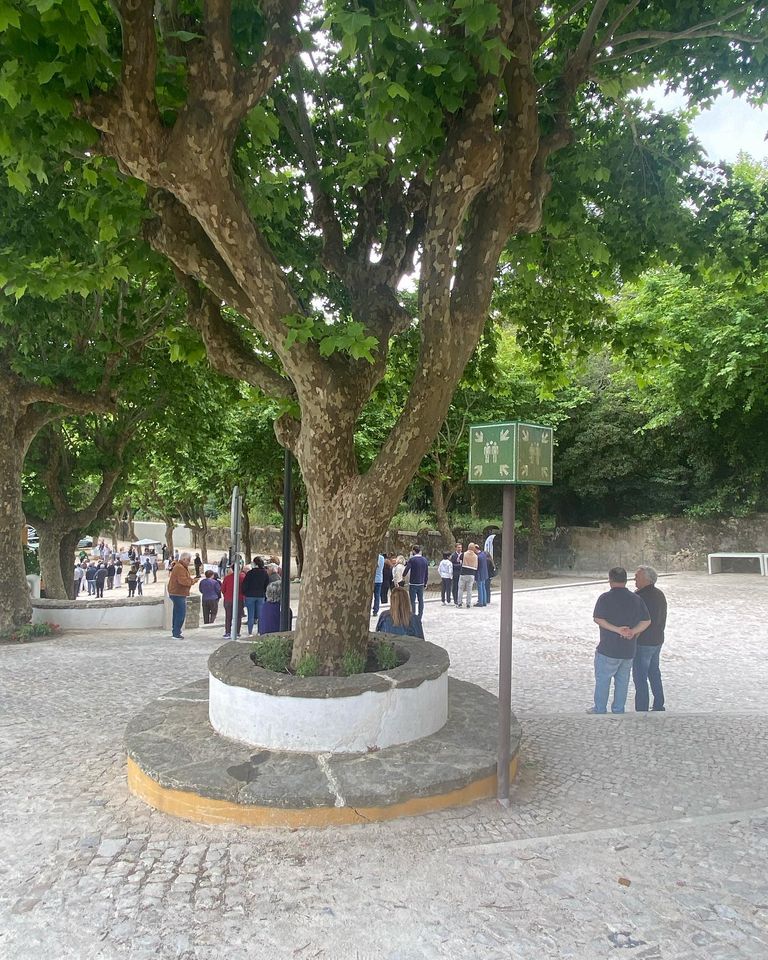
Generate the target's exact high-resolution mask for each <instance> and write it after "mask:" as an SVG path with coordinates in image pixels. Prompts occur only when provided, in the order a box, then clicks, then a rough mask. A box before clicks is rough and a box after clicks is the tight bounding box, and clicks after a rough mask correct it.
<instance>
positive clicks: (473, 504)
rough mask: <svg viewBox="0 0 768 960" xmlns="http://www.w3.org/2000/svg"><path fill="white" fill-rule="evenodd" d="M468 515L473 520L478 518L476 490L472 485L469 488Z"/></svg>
mask: <svg viewBox="0 0 768 960" xmlns="http://www.w3.org/2000/svg"><path fill="white" fill-rule="evenodd" d="M469 515H470V517H472V519H473V520H477V518H478V517H479V516H480V510H479V509H478V506H477V489H476V488H475V487H474V486H473V485H472V484H470V486H469Z"/></svg>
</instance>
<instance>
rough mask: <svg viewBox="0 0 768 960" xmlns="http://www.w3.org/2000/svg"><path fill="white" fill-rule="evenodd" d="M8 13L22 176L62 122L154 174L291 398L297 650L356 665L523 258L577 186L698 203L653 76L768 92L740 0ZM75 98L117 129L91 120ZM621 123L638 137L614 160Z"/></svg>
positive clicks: (12, 170) (122, 2)
mask: <svg viewBox="0 0 768 960" xmlns="http://www.w3.org/2000/svg"><path fill="white" fill-rule="evenodd" d="M4 7H5V8H7V10H6V13H5V17H4V20H5V23H6V42H5V46H6V47H7V48H9V49H10V50H11V51H12V52H13V50H14V49H16V50H17V51H18V55H17V58H16V59H17V61H18V62H17V64H16V67H15V68H14V69H13V70H12V71H11V72H10V74H9V75H8V76H7V77H4V86H3V87H2V88H0V96H4V97H5V99H6V101H7V102H8V103H9V104H10V106H11V107H12V108H13V111H12V112H13V113H15V114H16V123H15V126H13V125H11V126H10V127H8V128H7V129H9V130H10V134H11V136H12V135H13V132H14V130H16V131H18V134H19V137H20V138H21V139H22V140H23V141H24V143H26V144H27V146H28V148H29V149H28V150H27V156H26V157H24V156H23V155H21V153H20V160H19V162H18V164H17V165H16V166H15V167H14V166H12V165H11V166H9V174H11V175H13V176H15V177H17V178H18V177H21V176H27V177H29V176H30V174H31V175H34V174H35V172H36V162H35V158H34V147H33V141H34V136H35V135H34V132H33V126H34V124H33V122H32V121H33V118H32V116H31V114H34V113H37V115H39V116H40V117H41V122H40V130H41V131H42V132H43V133H45V135H47V136H48V138H49V140H50V139H58V140H59V141H62V140H66V139H67V138H69V139H70V141H71V143H72V144H73V146H74V147H76V148H79V149H80V150H82V149H84V147H89V149H91V150H96V151H99V152H101V153H103V154H105V155H107V156H109V157H112V158H113V159H114V160H115V161H116V163H117V165H118V167H119V168H120V170H121V171H122V173H123V174H125V175H127V176H129V177H131V178H136V179H138V180H140V181H143V183H144V184H146V186H147V187H148V195H149V200H150V202H151V206H152V210H153V213H154V220H153V221H152V222H151V223H150V224H149V226H148V231H147V233H148V236H149V237H150V239H151V242H152V244H153V245H154V247H155V248H156V249H157V250H158V251H161V252H162V253H163V254H164V255H165V256H166V257H168V258H169V259H170V260H171V261H172V263H173V264H174V266H175V268H176V270H177V271H178V274H179V277H180V279H181V281H182V282H183V283H184V285H185V286H186V289H187V293H188V300H189V312H190V319H191V320H192V322H194V324H195V325H196V327H197V328H198V329H199V330H200V331H201V332H202V335H203V338H204V340H205V343H206V347H207V351H208V356H209V360H210V362H211V363H212V365H213V366H214V367H216V368H217V369H219V370H220V371H221V372H225V373H227V374H229V375H234V376H237V377H240V378H241V379H244V380H247V381H248V382H250V383H252V384H255V385H257V386H259V387H261V388H262V389H263V390H264V391H265V392H266V393H268V394H271V395H273V396H275V397H277V398H280V399H282V400H283V401H284V404H285V406H284V410H285V413H284V414H283V415H282V416H281V417H279V419H278V420H277V421H276V432H277V435H278V439H279V440H280V442H281V443H282V444H283V445H285V446H287V447H288V448H289V449H291V450H292V451H293V453H294V454H295V456H296V458H297V460H298V462H299V465H300V468H301V471H302V474H303V477H304V481H305V484H306V488H307V496H308V504H309V526H308V531H307V540H306V559H305V569H304V579H303V584H302V608H301V617H300V620H299V624H298V628H297V632H296V638H295V643H294V662H296V661H298V660H299V659H300V658H301V657H303V656H304V655H305V654H314V655H316V656H317V657H318V658H319V660H320V662H321V664H322V666H323V669H324V670H326V671H331V672H332V671H334V670H335V669H337V668H338V665H339V663H340V660H341V657H342V655H343V653H344V652H345V651H346V650H350V649H355V650H358V649H360V648H362V646H363V645H364V644H365V643H366V639H367V633H368V627H369V620H368V606H369V601H370V589H371V579H372V571H373V567H374V560H375V555H376V551H377V549H378V545H379V542H380V540H381V537H382V535H383V533H384V531H385V529H386V527H387V524H388V520H389V518H390V516H391V514H392V513H393V512H394V510H395V508H396V506H397V504H398V502H399V500H400V497H401V494H402V492H403V490H404V488H405V486H406V484H407V483H408V481H409V479H410V478H411V476H412V475H413V473H414V471H415V470H416V468H417V467H418V465H419V463H420V461H421V459H422V457H423V455H424V453H425V451H426V450H427V449H428V448H429V446H430V444H431V442H432V441H433V439H434V437H435V435H436V433H437V431H438V429H439V428H440V425H441V423H442V422H443V420H444V418H445V415H446V411H447V409H448V407H449V404H450V402H451V397H452V394H453V390H454V387H455V386H456V384H457V382H458V380H459V378H460V376H461V373H462V371H463V369H464V366H465V364H466V363H467V361H468V359H469V357H470V355H471V353H472V350H473V349H474V347H475V344H476V343H477V342H478V339H479V337H480V334H481V331H482V329H483V325H484V323H485V321H486V316H487V312H488V306H489V302H490V299H491V294H492V289H493V283H494V275H495V272H496V267H497V263H498V260H499V257H500V255H501V253H502V251H503V250H504V248H505V246H506V245H507V244H508V243H510V241H511V239H513V238H514V237H515V236H520V235H523V234H526V233H530V232H533V231H536V230H538V229H539V227H540V225H541V223H542V218H543V216H544V214H543V210H544V205H545V201H546V199H547V196H548V194H549V193H550V191H551V189H552V187H553V183H554V184H555V185H556V186H557V188H558V190H559V195H560V197H561V199H562V198H563V197H566V198H567V197H568V196H569V193H570V194H571V195H572V196H573V197H574V198H575V197H576V195H577V193H578V190H580V189H581V188H582V187H583V186H584V185H585V184H588V185H590V186H591V187H592V188H593V189H592V199H591V201H590V202H589V203H588V204H585V205H583V206H582V207H579V205H578V204H576V203H573V204H570V205H569V204H568V203H565V204H563V203H560V204H559V205H558V210H559V215H562V216H564V217H565V218H567V217H569V216H574V211H576V214H577V215H581V214H583V215H584V216H587V217H591V218H594V219H597V220H599V219H600V218H602V217H604V218H609V219H610V218H614V219H616V218H617V216H618V215H617V210H618V211H620V210H621V207H622V196H623V193H624V192H625V191H634V192H635V193H637V192H638V190H639V191H640V193H641V194H642V197H641V199H644V201H645V210H646V216H649V217H650V216H654V215H658V216H663V210H662V209H661V208H660V207H659V206H658V205H656V206H655V205H654V200H655V198H656V197H658V195H659V194H660V193H661V192H664V191H666V192H667V193H670V191H671V193H672V194H674V192H675V190H676V189H678V188H679V193H680V195H681V196H682V194H683V187H682V180H683V178H684V176H685V170H684V169H679V168H676V166H675V162H674V159H673V158H672V159H670V162H668V163H667V162H665V158H664V157H660V156H659V155H658V152H657V151H656V150H655V148H654V130H655V126H654V122H653V120H652V119H648V118H647V117H644V116H643V115H642V114H641V113H640V112H639V111H638V110H637V108H636V107H634V106H632V105H631V104H630V103H628V102H627V101H626V100H625V94H626V92H627V91H628V90H631V89H632V88H635V87H638V86H643V85H645V84H647V83H649V82H651V81H652V80H653V79H654V78H663V79H666V80H667V81H669V82H671V83H673V84H680V85H682V86H683V87H685V89H686V90H688V92H689V93H690V94H691V96H692V97H693V98H694V100H703V99H706V98H707V97H708V96H710V95H711V94H712V93H713V91H714V90H715V89H716V88H717V86H718V84H719V83H721V82H722V81H724V80H725V81H728V82H729V83H731V85H732V86H733V87H734V88H736V89H741V90H745V89H752V90H753V92H754V91H755V90H756V88H757V85H758V84H759V83H760V82H761V81H760V79H759V78H760V76H761V75H762V71H761V70H760V68H759V63H758V62H757V61H758V60H759V58H758V57H753V54H754V51H755V48H756V47H757V46H759V47H760V48H761V52H763V51H764V40H763V39H762V38H763V36H764V29H765V14H764V11H763V10H762V8H761V5H759V4H752V3H749V4H738V3H731V2H723V0H710V2H698V0H685V2H683V0H675V2H672V0H665V2H652V3H640V2H638V0H577V2H575V3H571V0H567V2H565V3H563V2H561V0H554V2H549V3H546V4H545V3H539V2H534V0H454V2H447V0H434V2H419V0H380V2H377V0H345V2H338V0H327V2H324V3H323V2H308V3H305V4H301V3H300V2H299V0H284V2H281V0H264V2H262V3H261V4H256V3H253V2H250V0H240V2H232V0H183V2H177V0H116V2H115V3H114V5H112V6H110V5H108V4H107V3H100V2H99V0H94V2H90V0H89V2H84V0H81V2H80V3H79V4H76V3H62V4H59V3H56V2H54V0H32V2H31V3H28V4H24V5H23V9H22V4H21V3H18V5H16V4H15V2H13V0H12V2H11V3H10V4H9V3H8V0H4ZM8 10H9V11H10V13H9V12H8ZM115 14H116V15H115ZM14 45H15V47H14ZM754 78H757V79H754ZM41 85H42V86H41ZM9 93H10V99H9ZM25 97H26V98H27V100H25ZM73 97H74V100H75V104H76V106H75V109H76V113H77V115H78V117H79V118H80V119H81V120H82V121H85V122H86V123H87V124H89V125H90V126H91V128H92V129H93V130H95V131H97V133H98V140H97V142H96V143H95V144H91V145H90V146H89V144H88V141H87V137H86V135H85V134H84V132H83V130H82V128H81V127H77V126H76V125H73V124H72V122H71V119H70V118H69V117H68V116H66V113H67V111H66V103H67V101H69V102H71V101H72V99H73ZM49 99H50V103H49ZM14 101H15V105H14ZM27 101H28V102H29V103H31V104H32V108H28V109H27V110H26V115H24V116H23V117H21V118H19V111H21V110H23V108H24V104H25V102H27ZM611 126H612V128H613V129H614V130H615V131H619V132H621V133H622V134H623V135H624V136H623V140H621V138H619V140H621V142H624V143H627V144H628V148H627V149H626V150H625V151H624V152H623V154H622V153H621V152H620V153H618V154H617V153H616V151H614V152H613V153H612V152H611V151H610V150H606V151H605V154H606V159H605V162H604V163H603V164H601V165H599V166H596V165H595V164H594V160H593V157H594V145H595V141H596V139H599V138H600V137H604V136H607V135H608V134H607V133H606V130H607V129H608V128H609V127H611ZM619 140H617V141H616V142H619ZM6 156H8V153H7V152H6ZM637 156H639V157H641V163H640V174H639V176H640V183H639V184H638V182H637V180H636V179H635V178H633V177H632V176H631V175H630V176H627V174H626V171H627V170H632V169H633V166H632V163H633V158H636V157H637ZM662 185H663V191H662ZM642 207H643V204H642V203H641V208H642ZM630 242H632V239H631V238H630ZM409 278H410V282H411V283H412V284H414V285H416V287H417V290H418V298H417V302H418V309H417V311H416V316H415V317H414V315H413V313H412V311H409V310H407V309H405V307H404V304H403V302H402V300H401V297H400V295H399V290H400V289H401V288H402V286H403V285H404V284H406V283H407V282H409ZM411 326H415V327H416V328H417V329H418V335H419V347H418V362H417V363H416V365H415V369H414V374H413V378H412V381H411V383H410V386H409V390H408V392H407V394H406V395H404V396H403V398H402V410H401V412H400V414H399V416H398V417H397V419H396V420H395V422H393V424H392V429H391V432H390V434H389V436H388V437H387V438H386V440H385V441H384V442H383V444H382V446H381V449H380V451H379V453H378V455H377V456H376V458H375V460H374V461H373V463H372V464H371V466H370V467H369V468H368V469H367V471H366V472H364V473H362V472H361V471H360V469H359V467H358V462H357V459H356V456H355V446H354V433H355V425H356V423H357V421H358V418H359V416H360V414H361V411H362V410H363V408H364V406H365V405H366V403H367V401H368V399H369V397H370V395H371V392H372V391H373V389H374V388H375V386H376V384H377V383H378V382H379V381H380V379H381V377H382V376H383V375H384V372H385V368H386V364H387V354H388V348H389V345H390V343H391V342H392V340H393V338H395V337H397V336H398V335H399V334H401V333H402V332H403V331H405V330H406V329H407V328H409V327H411Z"/></svg>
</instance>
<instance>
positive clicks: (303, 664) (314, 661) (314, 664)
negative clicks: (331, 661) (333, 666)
mask: <svg viewBox="0 0 768 960" xmlns="http://www.w3.org/2000/svg"><path fill="white" fill-rule="evenodd" d="M319 673H320V661H319V660H318V658H317V657H316V656H315V655H314V654H312V653H305V654H304V656H303V657H302V658H301V660H299V662H298V663H297V664H296V676H297V677H316V676H318V674H319Z"/></svg>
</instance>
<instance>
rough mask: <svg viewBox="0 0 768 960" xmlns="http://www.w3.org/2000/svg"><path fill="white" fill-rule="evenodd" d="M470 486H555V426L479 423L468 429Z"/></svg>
mask: <svg viewBox="0 0 768 960" xmlns="http://www.w3.org/2000/svg"><path fill="white" fill-rule="evenodd" d="M469 482H470V483H535V484H539V485H551V483H552V427H544V426H542V425H541V424H536V423H520V422H519V421H517V420H515V421H513V422H511V423H476V424H473V425H472V426H471V427H470V428H469Z"/></svg>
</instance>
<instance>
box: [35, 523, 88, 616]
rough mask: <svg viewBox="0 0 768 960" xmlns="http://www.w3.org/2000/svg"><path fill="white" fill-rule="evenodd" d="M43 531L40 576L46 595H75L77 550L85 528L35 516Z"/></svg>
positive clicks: (69, 597)
mask: <svg viewBox="0 0 768 960" xmlns="http://www.w3.org/2000/svg"><path fill="white" fill-rule="evenodd" d="M35 527H36V529H37V532H38V533H39V534H40V576H41V578H42V581H43V584H44V586H45V595H46V597H48V598H49V599H51V600H72V599H73V598H74V574H73V571H74V566H75V549H76V547H77V541H78V540H79V539H80V534H81V532H82V528H80V527H77V528H76V529H74V530H72V529H68V527H67V525H66V522H65V523H60V522H58V521H57V520H54V521H52V522H48V521H45V520H41V519H40V518H39V517H36V518H35Z"/></svg>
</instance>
